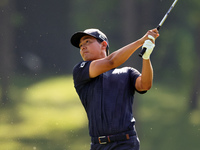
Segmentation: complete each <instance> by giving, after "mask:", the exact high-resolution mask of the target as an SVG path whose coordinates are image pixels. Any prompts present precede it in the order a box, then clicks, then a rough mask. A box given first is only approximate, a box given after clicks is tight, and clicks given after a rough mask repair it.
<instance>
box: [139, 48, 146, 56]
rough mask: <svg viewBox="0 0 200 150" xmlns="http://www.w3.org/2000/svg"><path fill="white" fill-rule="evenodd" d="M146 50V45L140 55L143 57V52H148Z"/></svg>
mask: <svg viewBox="0 0 200 150" xmlns="http://www.w3.org/2000/svg"><path fill="white" fill-rule="evenodd" d="M146 50H147V49H146V48H145V47H144V48H143V49H142V50H141V52H140V53H139V56H140V57H142V56H143V54H144V53H145V52H146Z"/></svg>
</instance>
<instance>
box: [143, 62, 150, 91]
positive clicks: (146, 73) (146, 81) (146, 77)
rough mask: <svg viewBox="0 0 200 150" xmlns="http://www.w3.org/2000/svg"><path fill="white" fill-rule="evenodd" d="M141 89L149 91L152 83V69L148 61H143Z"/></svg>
mask: <svg viewBox="0 0 200 150" xmlns="http://www.w3.org/2000/svg"><path fill="white" fill-rule="evenodd" d="M141 82H142V88H143V89H146V90H149V89H150V88H151V86H152V83H153V68H152V65H151V61H150V59H147V60H145V59H143V66H142V75H141Z"/></svg>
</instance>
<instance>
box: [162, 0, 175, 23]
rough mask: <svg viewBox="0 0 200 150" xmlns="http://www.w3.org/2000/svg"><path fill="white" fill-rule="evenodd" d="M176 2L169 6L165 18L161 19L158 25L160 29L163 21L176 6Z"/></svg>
mask: <svg viewBox="0 0 200 150" xmlns="http://www.w3.org/2000/svg"><path fill="white" fill-rule="evenodd" d="M177 2H178V0H175V1H174V2H173V4H172V5H171V7H170V8H169V10H168V11H167V13H166V14H165V16H164V17H163V19H162V20H161V22H160V23H159V26H160V27H161V26H162V25H163V23H164V22H165V20H166V19H167V17H168V15H169V14H170V12H171V11H172V9H173V8H174V6H175V5H176V3H177Z"/></svg>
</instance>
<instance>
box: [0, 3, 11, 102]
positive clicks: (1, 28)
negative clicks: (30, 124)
mask: <svg viewBox="0 0 200 150" xmlns="http://www.w3.org/2000/svg"><path fill="white" fill-rule="evenodd" d="M13 17H14V2H13V0H1V1H0V20H1V23H0V62H1V63H0V82H1V104H3V105H4V104H6V103H7V102H8V101H9V98H8V91H9V81H10V78H11V76H12V70H13V65H14V63H13V57H14V56H13V50H14V26H13Z"/></svg>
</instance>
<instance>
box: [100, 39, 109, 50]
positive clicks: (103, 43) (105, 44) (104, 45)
mask: <svg viewBox="0 0 200 150" xmlns="http://www.w3.org/2000/svg"><path fill="white" fill-rule="evenodd" d="M101 44H102V48H103V49H106V48H107V45H108V43H107V42H106V41H103V42H102V43H101Z"/></svg>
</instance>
